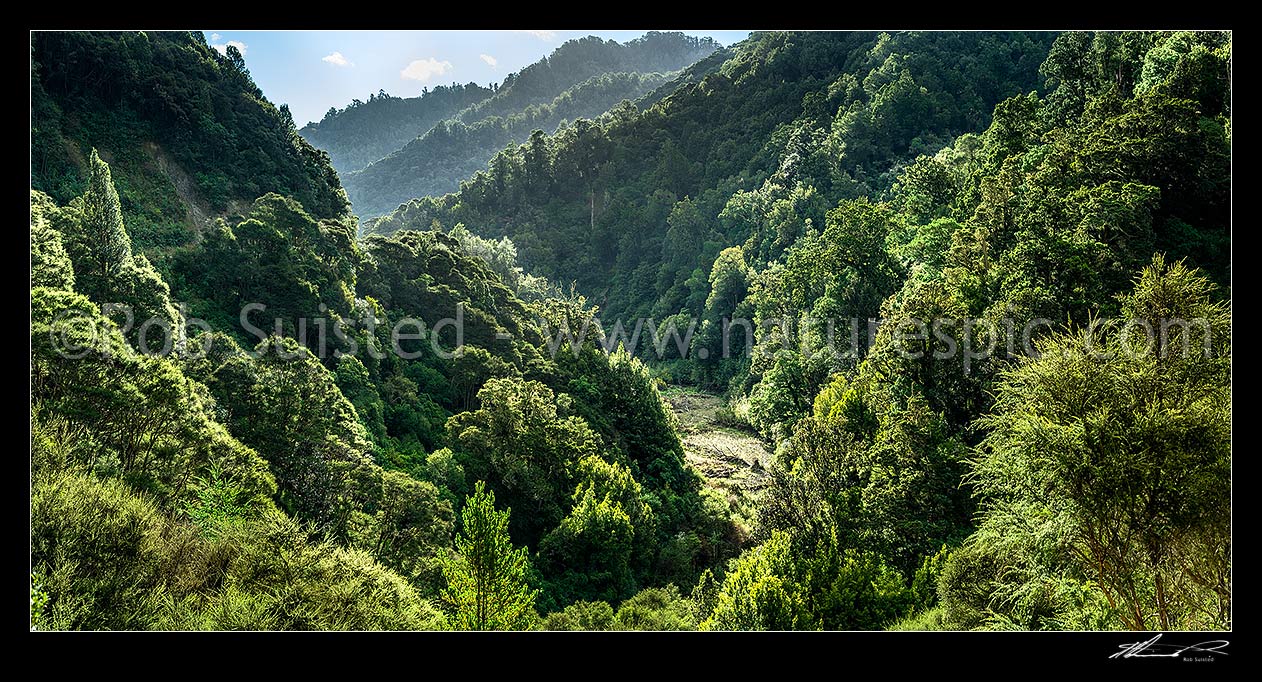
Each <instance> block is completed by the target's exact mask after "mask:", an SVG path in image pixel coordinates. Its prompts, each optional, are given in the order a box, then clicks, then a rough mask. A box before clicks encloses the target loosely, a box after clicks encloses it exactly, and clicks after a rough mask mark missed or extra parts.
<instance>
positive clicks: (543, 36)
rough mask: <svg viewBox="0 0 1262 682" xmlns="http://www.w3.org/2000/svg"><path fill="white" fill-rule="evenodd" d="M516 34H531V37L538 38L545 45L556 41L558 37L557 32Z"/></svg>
mask: <svg viewBox="0 0 1262 682" xmlns="http://www.w3.org/2000/svg"><path fill="white" fill-rule="evenodd" d="M516 32H517V33H529V34H530V35H532V36H534V37H536V38H538V39H539V40H542V41H544V42H545V43H546V42H550V41H552V40H556V37H557V32H556V31H516Z"/></svg>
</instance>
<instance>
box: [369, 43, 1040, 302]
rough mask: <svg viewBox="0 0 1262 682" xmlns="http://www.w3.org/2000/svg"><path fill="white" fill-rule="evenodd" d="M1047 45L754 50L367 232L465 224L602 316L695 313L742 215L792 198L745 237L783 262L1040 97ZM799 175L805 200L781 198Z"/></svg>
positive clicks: (738, 51) (541, 141) (503, 159)
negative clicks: (852, 210) (810, 232)
mask: <svg viewBox="0 0 1262 682" xmlns="http://www.w3.org/2000/svg"><path fill="white" fill-rule="evenodd" d="M1053 38H1054V35H1052V34H1046V33H1042V34H1005V33H972V34H957V33H900V34H896V35H894V36H890V35H888V34H875V33H799V34H782V33H774V34H760V35H756V36H754V37H752V38H751V39H750V40H748V41H746V42H745V43H742V44H741V45H739V46H737V47H736V48H735V52H734V55H733V56H732V57H731V58H729V59H727V60H726V61H721V62H720V61H718V60H708V61H709V64H708V66H709V68H710V69H711V72H710V73H708V74H706V75H705V76H704V77H702V78H701V79H700V81H699V82H684V83H681V84H680V85H679V87H678V88H677V89H676V90H675V91H673V92H672V93H671V94H669V95H667V96H665V97H664V98H662V99H661V100H660V101H659V102H658V103H657V104H655V105H653V106H651V107H650V108H648V109H647V110H646V111H644V112H642V113H640V112H637V111H636V110H635V109H633V108H619V109H617V110H615V111H611V112H610V113H609V114H608V116H606V117H603V118H601V119H600V120H598V121H576V122H574V123H573V124H572V125H570V126H568V127H566V128H565V129H564V130H561V131H558V133H557V135H555V136H554V137H553V138H552V139H551V141H550V142H548V143H547V144H545V138H543V137H535V138H532V139H530V140H529V141H527V143H526V144H525V145H523V146H521V147H518V148H515V149H509V150H505V151H504V152H503V153H502V154H499V155H497V156H496V158H494V159H493V160H492V161H491V163H490V165H489V167H488V168H486V169H485V171H484V172H482V173H479V174H477V175H474V176H473V177H472V178H471V179H469V181H468V182H467V183H464V184H462V186H461V190H460V192H459V193H456V194H453V195H449V196H445V197H426V198H421V199H417V200H414V201H411V202H409V203H408V204H406V205H404V206H401V207H399V209H398V210H397V211H395V212H394V213H393V214H391V215H389V216H386V217H385V218H383V219H381V220H379V221H377V222H376V224H375V225H370V226H368V228H367V229H369V230H371V231H374V232H378V233H382V234H388V233H389V232H391V231H393V230H396V229H404V228H425V227H428V226H429V225H430V224H431V223H432V222H433V221H434V220H437V221H438V222H439V223H440V224H442V225H444V226H447V227H450V226H452V225H455V224H456V223H461V222H462V223H464V224H465V225H467V226H469V227H470V228H471V229H474V231H476V232H479V233H480V234H483V235H485V236H489V237H500V236H507V237H509V238H510V239H512V240H513V242H514V243H515V244H516V246H517V248H518V250H519V252H520V255H521V257H522V261H523V263H524V264H525V265H526V267H527V268H528V269H530V270H532V271H533V272H535V273H536V274H539V275H542V276H545V277H548V278H550V279H554V280H556V281H559V282H571V281H577V282H578V285H579V288H580V290H582V291H585V292H588V293H589V295H591V296H592V297H593V299H594V301H595V302H596V303H597V304H599V305H600V306H601V308H602V309H603V310H605V311H607V312H609V313H611V314H614V315H628V316H636V315H648V314H653V315H657V316H659V317H664V316H666V315H671V314H674V313H678V312H680V311H681V310H687V311H689V312H691V313H694V314H699V313H700V312H701V311H700V306H701V304H702V303H703V302H704V299H705V292H704V291H702V290H701V289H702V288H704V287H705V286H707V283H706V282H705V281H704V278H705V274H706V273H707V272H708V271H709V270H710V267H711V264H712V263H713V262H714V260H715V258H717V256H718V253H719V251H720V250H721V249H722V248H723V247H725V246H730V245H733V244H740V243H742V242H743V241H745V240H746V239H748V238H750V237H751V236H753V233H754V232H755V231H756V230H755V227H754V225H752V224H750V218H749V216H750V215H751V211H750V210H749V208H752V207H747V206H745V205H744V204H752V203H755V202H756V203H760V204H764V205H765V204H767V203H769V202H775V201H783V200H788V201H790V202H791V203H793V204H794V205H795V207H796V210H797V211H800V212H801V214H800V216H797V217H795V219H788V218H787V217H786V219H785V220H784V221H783V222H784V224H783V225H782V226H778V227H776V228H773V229H772V231H774V232H776V234H774V236H770V237H769V236H768V235H767V234H762V235H758V236H757V237H756V238H758V239H763V240H766V243H765V244H762V245H760V246H759V247H758V249H757V251H758V256H759V257H760V258H762V259H763V260H764V261H766V260H770V259H771V258H774V257H776V256H778V255H779V254H780V253H781V252H782V251H783V250H784V248H786V247H787V246H788V245H789V244H790V243H792V242H793V241H794V240H795V239H797V238H798V237H799V236H800V235H802V234H803V233H804V232H805V231H806V229H807V224H808V223H807V222H806V221H807V220H808V219H809V220H811V221H812V222H811V223H810V224H811V225H814V226H815V227H816V228H819V227H821V226H822V225H823V219H824V216H823V213H824V211H826V210H827V209H828V208H830V207H831V205H833V204H835V203H836V200H837V199H838V198H843V197H844V198H857V197H863V196H872V197H873V198H879V197H881V196H882V195H883V194H884V193H886V192H888V190H889V188H890V187H891V186H892V184H893V182H894V178H895V177H896V174H897V171H898V170H899V169H900V168H901V167H902V166H903V165H905V164H906V163H909V162H910V161H911V160H913V159H915V158H916V156H917V155H920V154H933V153H936V152H937V151H938V150H939V149H941V148H942V147H943V146H945V145H947V144H949V143H950V141H951V140H952V139H953V137H954V136H955V135H957V134H960V133H964V132H968V131H977V130H981V129H983V128H984V127H985V126H986V125H987V123H988V122H989V117H990V113H991V110H992V108H993V107H994V105H995V104H996V103H998V102H999V101H1000V100H1002V99H1004V98H1005V97H1008V96H1011V95H1013V94H1016V93H1022V92H1028V91H1030V90H1032V89H1034V88H1035V87H1036V86H1037V83H1038V67H1039V64H1040V63H1042V61H1043V58H1044V56H1045V55H1046V53H1047V48H1048V46H1049V45H1050V43H1051V40H1052V39H1053ZM803 174H808V175H810V177H811V178H812V181H811V182H810V183H809V184H807V185H802V186H803V187H808V186H809V187H811V188H812V189H813V191H812V192H810V193H809V194H806V195H793V194H792V190H793V189H794V185H795V183H796V182H797V178H798V176H801V175H803ZM348 182H349V181H348ZM799 184H800V183H799ZM777 192H779V194H777ZM764 210H765V209H764ZM361 215H362V214H361Z"/></svg>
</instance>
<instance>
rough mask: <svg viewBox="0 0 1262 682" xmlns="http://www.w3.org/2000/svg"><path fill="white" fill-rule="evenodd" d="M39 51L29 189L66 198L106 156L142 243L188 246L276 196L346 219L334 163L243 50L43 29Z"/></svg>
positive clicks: (188, 40) (172, 36)
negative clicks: (213, 220) (211, 221)
mask: <svg viewBox="0 0 1262 682" xmlns="http://www.w3.org/2000/svg"><path fill="white" fill-rule="evenodd" d="M31 47H32V50H31V51H32V74H31V102H32V104H31V138H32V139H31V184H32V186H33V187H34V188H35V189H38V190H41V191H44V192H47V193H48V194H49V195H50V196H52V197H53V199H55V200H57V201H58V202H66V201H69V200H70V199H71V198H72V197H74V196H77V195H79V194H81V193H82V192H83V190H84V188H85V187H86V178H87V174H86V172H85V170H86V167H87V158H88V155H89V153H90V151H91V149H92V148H97V149H99V150H100V151H101V155H102V158H105V159H106V160H108V161H109V162H110V165H111V167H112V168H113V171H114V179H115V182H116V183H117V185H118V190H119V195H120V198H121V201H122V210H123V216H124V218H125V219H126V222H127V226H128V230H129V232H131V236H132V239H133V241H134V242H135V244H136V246H137V247H139V248H141V249H148V248H150V247H171V246H178V245H180V244H185V243H187V242H189V241H190V240H192V239H193V236H194V233H195V229H196V226H197V225H198V224H199V223H200V222H201V221H202V220H203V219H204V218H205V217H206V216H208V215H212V214H218V213H223V212H225V211H227V210H228V209H229V208H230V207H231V206H233V205H243V204H244V203H246V202H250V201H253V200H254V199H256V198H257V197H259V196H260V195H262V194H264V193H266V192H270V191H275V192H280V193H282V194H286V195H289V196H292V197H294V198H295V199H297V200H298V201H299V202H301V203H302V205H303V206H304V207H305V208H306V209H307V210H308V211H309V212H311V214H312V215H314V216H316V217H318V218H333V217H338V216H342V215H345V214H346V213H347V211H348V209H349V205H348V202H347V200H346V195H345V193H344V192H343V191H342V188H341V183H340V182H339V181H338V178H337V174H336V173H335V172H334V171H333V168H332V167H331V166H330V165H329V160H328V156H327V155H326V154H325V153H324V152H321V151H319V150H317V149H315V148H314V147H312V146H311V145H310V144H308V143H307V142H306V141H305V140H303V139H302V137H301V136H299V135H298V134H297V132H296V131H295V130H294V123H293V119H292V117H291V116H290V114H289V110H288V108H287V107H284V106H281V107H280V108H277V107H275V106H274V105H273V104H272V103H271V102H269V101H267V98H266V97H264V96H263V93H262V91H260V90H259V88H258V87H257V86H256V85H255V84H254V82H253V80H251V78H250V73H249V71H248V70H247V69H246V68H245V61H244V59H242V58H241V55H240V54H239V53H238V52H237V51H236V49H235V48H231V47H230V48H229V49H228V51H227V54H226V55H221V54H219V53H218V52H216V51H215V50H214V49H212V48H211V47H210V46H209V45H208V44H207V43H206V40H205V38H204V37H203V36H202V34H201V33H199V32H183V33H152V32H151V33H145V32H36V33H34V34H32V45H31Z"/></svg>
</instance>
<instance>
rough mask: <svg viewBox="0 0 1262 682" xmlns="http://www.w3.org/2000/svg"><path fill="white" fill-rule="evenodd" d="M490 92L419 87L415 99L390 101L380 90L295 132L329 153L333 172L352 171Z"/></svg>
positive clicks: (475, 86) (477, 87)
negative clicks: (363, 100)
mask: <svg viewBox="0 0 1262 682" xmlns="http://www.w3.org/2000/svg"><path fill="white" fill-rule="evenodd" d="M494 94H495V91H494V90H493V89H491V88H484V87H482V86H480V85H478V84H477V83H468V84H466V85H461V84H459V83H453V84H452V85H450V86H447V85H440V86H438V87H436V88H434V89H433V90H430V89H429V88H426V89H425V92H424V94H422V95H421V96H420V97H407V98H404V97H391V96H390V95H389V94H387V93H386V92H385V91H384V90H381V91H378V92H377V93H375V94H370V95H369V96H368V101H366V102H362V101H360V100H355V101H353V102H351V103H350V104H349V105H347V106H346V107H345V108H342V109H336V108H330V109H329V110H328V112H327V113H325V114H324V118H322V119H320V121H319V122H315V123H308V124H307V125H305V126H303V127H302V128H300V129H299V130H298V133H299V134H300V135H302V136H303V137H304V138H306V140H307V141H308V142H310V143H311V144H313V145H315V146H316V147H319V148H320V149H323V150H325V151H327V152H328V153H329V160H330V161H332V163H333V168H335V169H337V172H338V173H342V174H345V173H349V172H351V171H357V170H359V169H361V168H363V167H364V166H367V165H368V164H370V163H372V162H373V161H376V160H377V159H380V158H382V157H384V156H387V155H389V154H390V153H391V152H393V151H395V150H396V149H399V148H401V147H403V146H404V145H406V144H407V143H408V142H410V141H412V139H413V138H416V137H420V136H421V135H424V134H425V133H426V132H427V131H428V130H429V129H430V128H433V127H434V124H435V123H438V122H439V121H443V120H446V119H448V118H451V117H452V116H455V115H456V114H459V113H460V112H461V111H464V110H465V109H466V108H467V107H469V106H470V105H473V104H477V103H478V102H481V101H482V100H484V99H486V98H488V97H490V96H492V95H494Z"/></svg>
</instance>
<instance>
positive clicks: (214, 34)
mask: <svg viewBox="0 0 1262 682" xmlns="http://www.w3.org/2000/svg"><path fill="white" fill-rule="evenodd" d="M222 37H223V36H221V35H219V34H218V33H212V34H210V39H211V40H214V41H218V40H219V39H220V38H222Z"/></svg>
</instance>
